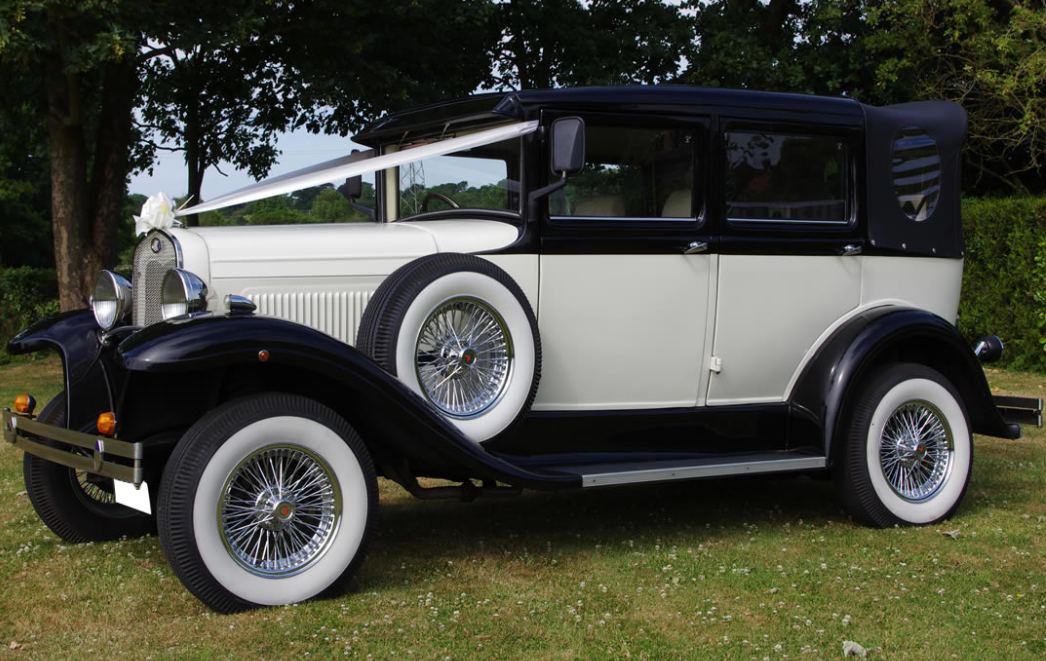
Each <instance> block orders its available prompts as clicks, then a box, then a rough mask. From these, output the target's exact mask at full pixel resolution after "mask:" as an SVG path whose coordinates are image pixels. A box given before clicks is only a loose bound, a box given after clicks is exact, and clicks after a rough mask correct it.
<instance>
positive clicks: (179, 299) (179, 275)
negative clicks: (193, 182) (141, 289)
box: [160, 269, 207, 319]
mask: <svg viewBox="0 0 1046 661" xmlns="http://www.w3.org/2000/svg"><path fill="white" fill-rule="evenodd" d="M206 309H207V285H205V284H204V282H203V280H200V278H199V277H197V276H195V275H193V274H192V273H189V272H188V271H183V270H182V269H171V270H170V271H168V272H167V275H165V276H163V287H162V288H161V291H160V310H161V312H162V313H163V318H164V319H172V318H174V317H180V316H182V315H185V314H192V313H194V312H203V311H204V310H206Z"/></svg>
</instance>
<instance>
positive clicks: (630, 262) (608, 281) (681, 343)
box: [533, 113, 718, 411]
mask: <svg viewBox="0 0 1046 661" xmlns="http://www.w3.org/2000/svg"><path fill="white" fill-rule="evenodd" d="M564 114H567V113H564ZM569 114H577V113H569ZM556 116H557V115H554V114H552V113H546V116H545V117H543V122H548V123H550V122H551V121H552V120H553V119H555V117H556ZM560 116H561V115H560ZM581 116H582V118H583V119H584V120H585V125H586V128H585V148H586V160H585V169H584V171H583V172H582V173H580V174H579V175H575V176H572V177H571V178H570V179H569V180H568V183H567V186H566V187H565V188H564V189H562V190H560V191H557V192H556V193H554V194H553V195H552V196H550V197H549V199H548V200H547V205H543V214H542V215H543V218H542V227H541V257H540V275H539V306H538V324H539V327H540V329H541V341H542V351H543V360H542V377H541V386H540V389H539V391H538V393H537V398H536V400H535V403H534V407H533V408H534V409H535V410H545V411H582V410H632V409H651V408H675V407H693V406H696V405H701V404H703V403H704V396H703V392H704V389H705V388H706V387H707V376H706V375H707V360H708V354H709V351H708V350H707V349H706V346H705V343H706V340H707V339H708V338H709V337H710V335H711V321H712V320H711V319H709V313H708V311H709V309H710V302H711V301H712V300H713V298H714V294H715V277H716V273H717V270H718V268H717V263H716V255H715V254H714V251H713V250H712V248H714V246H713V245H711V239H710V237H709V236H708V234H707V232H706V230H705V223H704V208H705V188H706V186H705V179H706V177H707V172H706V168H705V160H706V159H705V150H706V149H707V144H708V140H707V136H708V122H707V120H705V119H703V118H697V119H694V118H679V117H668V116H638V115H637V116H627V117H623V116H622V115H620V114H615V115H610V114H597V113H588V114H581Z"/></svg>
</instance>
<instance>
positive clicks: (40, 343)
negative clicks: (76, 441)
mask: <svg viewBox="0 0 1046 661" xmlns="http://www.w3.org/2000/svg"><path fill="white" fill-rule="evenodd" d="M100 333H101V329H100V328H99V327H98V323H97V322H96V321H95V319H94V314H92V313H91V311H90V310H74V311H71V312H62V313H60V314H56V315H54V316H53V317H48V318H47V319H44V320H42V321H38V322H37V323H35V324H33V325H32V326H30V327H29V328H27V329H25V330H24V331H22V332H21V333H19V334H18V335H15V336H14V338H12V339H11V341H10V342H8V343H7V351H8V352H9V353H12V354H22V353H29V352H32V351H42V350H46V349H55V350H57V351H58V354H59V355H60V356H61V357H62V366H63V371H64V377H65V397H66V406H67V408H66V410H67V411H68V412H69V416H68V420H69V427H70V428H72V429H81V428H83V427H85V426H87V425H89V424H91V423H93V422H94V421H95V419H96V418H97V417H98V414H99V413H101V412H102V411H112V410H113V397H112V392H113V388H112V386H111V383H110V378H109V375H107V372H110V371H112V365H111V364H110V363H109V360H108V358H109V352H108V351H107V350H106V349H105V347H103V345H102V343H101V341H100V339H99V334H100Z"/></svg>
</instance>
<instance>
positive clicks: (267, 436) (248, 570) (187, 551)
mask: <svg viewBox="0 0 1046 661" xmlns="http://www.w3.org/2000/svg"><path fill="white" fill-rule="evenodd" d="M377 498H378V494H377V480H376V477H375V472H374V466H373V464H372V463H371V459H370V455H369V453H368V452H367V449H366V448H365V447H364V445H363V442H362V441H361V440H360V438H359V436H358V435H357V434H356V432H355V431H354V430H353V429H352V427H350V426H349V425H348V423H346V422H345V421H344V420H343V419H342V418H341V417H339V416H338V415H337V414H335V413H334V412H333V411H331V410H330V409H328V408H327V407H325V406H323V405H321V404H319V403H318V402H315V401H313V400H310V399H306V398H304V397H300V396H297V395H285V394H262V395H255V396H251V397H245V398H242V399H238V400H235V401H232V402H229V403H227V404H225V405H223V406H221V407H219V408H217V409H215V410H214V411H212V412H211V413H209V414H207V415H206V416H204V417H203V418H202V419H201V420H200V421H199V422H197V423H196V424H195V425H193V426H192V427H191V428H190V429H189V431H187V432H186V433H185V435H184V436H183V437H182V440H181V441H180V442H179V443H178V446H177V447H176V448H175V450H174V453H173V454H172V455H171V458H170V460H169V461H168V463H167V467H166V469H165V470H164V477H163V482H162V484H161V487H160V498H159V507H158V510H159V528H160V541H161V542H162V544H163V549H164V554H165V555H166V556H167V560H168V562H170V564H171V567H172V568H173V569H174V572H175V574H176V575H177V576H178V578H180V579H181V581H182V583H184V584H185V586H186V587H187V588H188V589H189V591H190V592H192V593H193V594H194V595H196V597H198V598H199V599H200V600H201V601H203V602H204V603H206V604H207V605H208V606H210V607H211V608H214V609H215V610H218V611H222V612H233V611H238V610H244V609H247V608H252V607H256V606H275V605H280V604H289V603H295V602H299V601H304V600H307V599H312V598H314V597H318V596H325V595H332V594H336V593H339V592H341V591H342V590H343V589H344V587H345V586H346V585H347V583H348V581H349V579H350V578H351V577H352V576H353V574H354V573H355V571H356V569H357V567H359V565H360V563H361V562H362V561H363V556H364V554H365V552H366V546H367V541H368V539H369V537H370V535H371V532H372V529H373V527H374V518H375V510H376V506H377Z"/></svg>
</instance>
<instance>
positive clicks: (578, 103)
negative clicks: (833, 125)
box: [352, 85, 861, 147]
mask: <svg viewBox="0 0 1046 661" xmlns="http://www.w3.org/2000/svg"><path fill="white" fill-rule="evenodd" d="M687 106H690V107H694V108H695V109H696V108H698V107H701V108H702V109H703V110H704V111H706V112H707V109H709V108H716V107H727V108H755V109H758V108H767V109H770V108H772V109H776V110H785V111H791V112H799V113H817V114H822V115H824V114H830V115H848V116H852V117H860V116H861V104H860V103H858V102H857V101H854V100H853V99H845V98H839V97H824V96H810V95H806V94H782V93H779V92H756V91H751V90H734V89H724V88H719V87H687V86H682V85H628V86H621V87H574V88H565V89H551V90H523V91H519V92H497V93H492V94H477V95H475V96H470V97H467V98H465V99H457V100H454V101H443V102H440V103H434V104H431V105H427V106H421V107H419V108H412V109H410V110H405V111H402V112H398V113H394V114H392V115H389V116H387V117H384V118H382V119H380V120H378V121H377V122H375V123H373V124H371V125H370V126H368V127H367V128H365V129H364V130H363V131H362V132H361V133H359V134H358V135H355V136H353V138H352V139H353V140H354V141H355V142H358V143H360V144H363V145H367V146H369V147H373V146H376V145H377V144H378V143H379V142H382V141H384V140H387V139H389V138H395V137H399V136H402V135H403V134H404V133H407V132H410V131H411V130H414V129H417V128H420V127H431V126H433V125H439V124H445V125H448V126H453V125H458V124H478V125H482V124H484V123H495V122H504V121H506V120H513V119H514V120H524V119H534V118H536V116H537V114H538V112H540V111H541V110H542V109H543V108H547V107H555V108H570V109H579V110H580V109H584V108H588V109H597V108H598V109H600V110H602V111H604V112H605V111H614V110H618V111H625V110H630V109H646V110H652V109H657V108H664V109H666V110H667V109H674V110H681V109H683V108H685V107H687Z"/></svg>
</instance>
